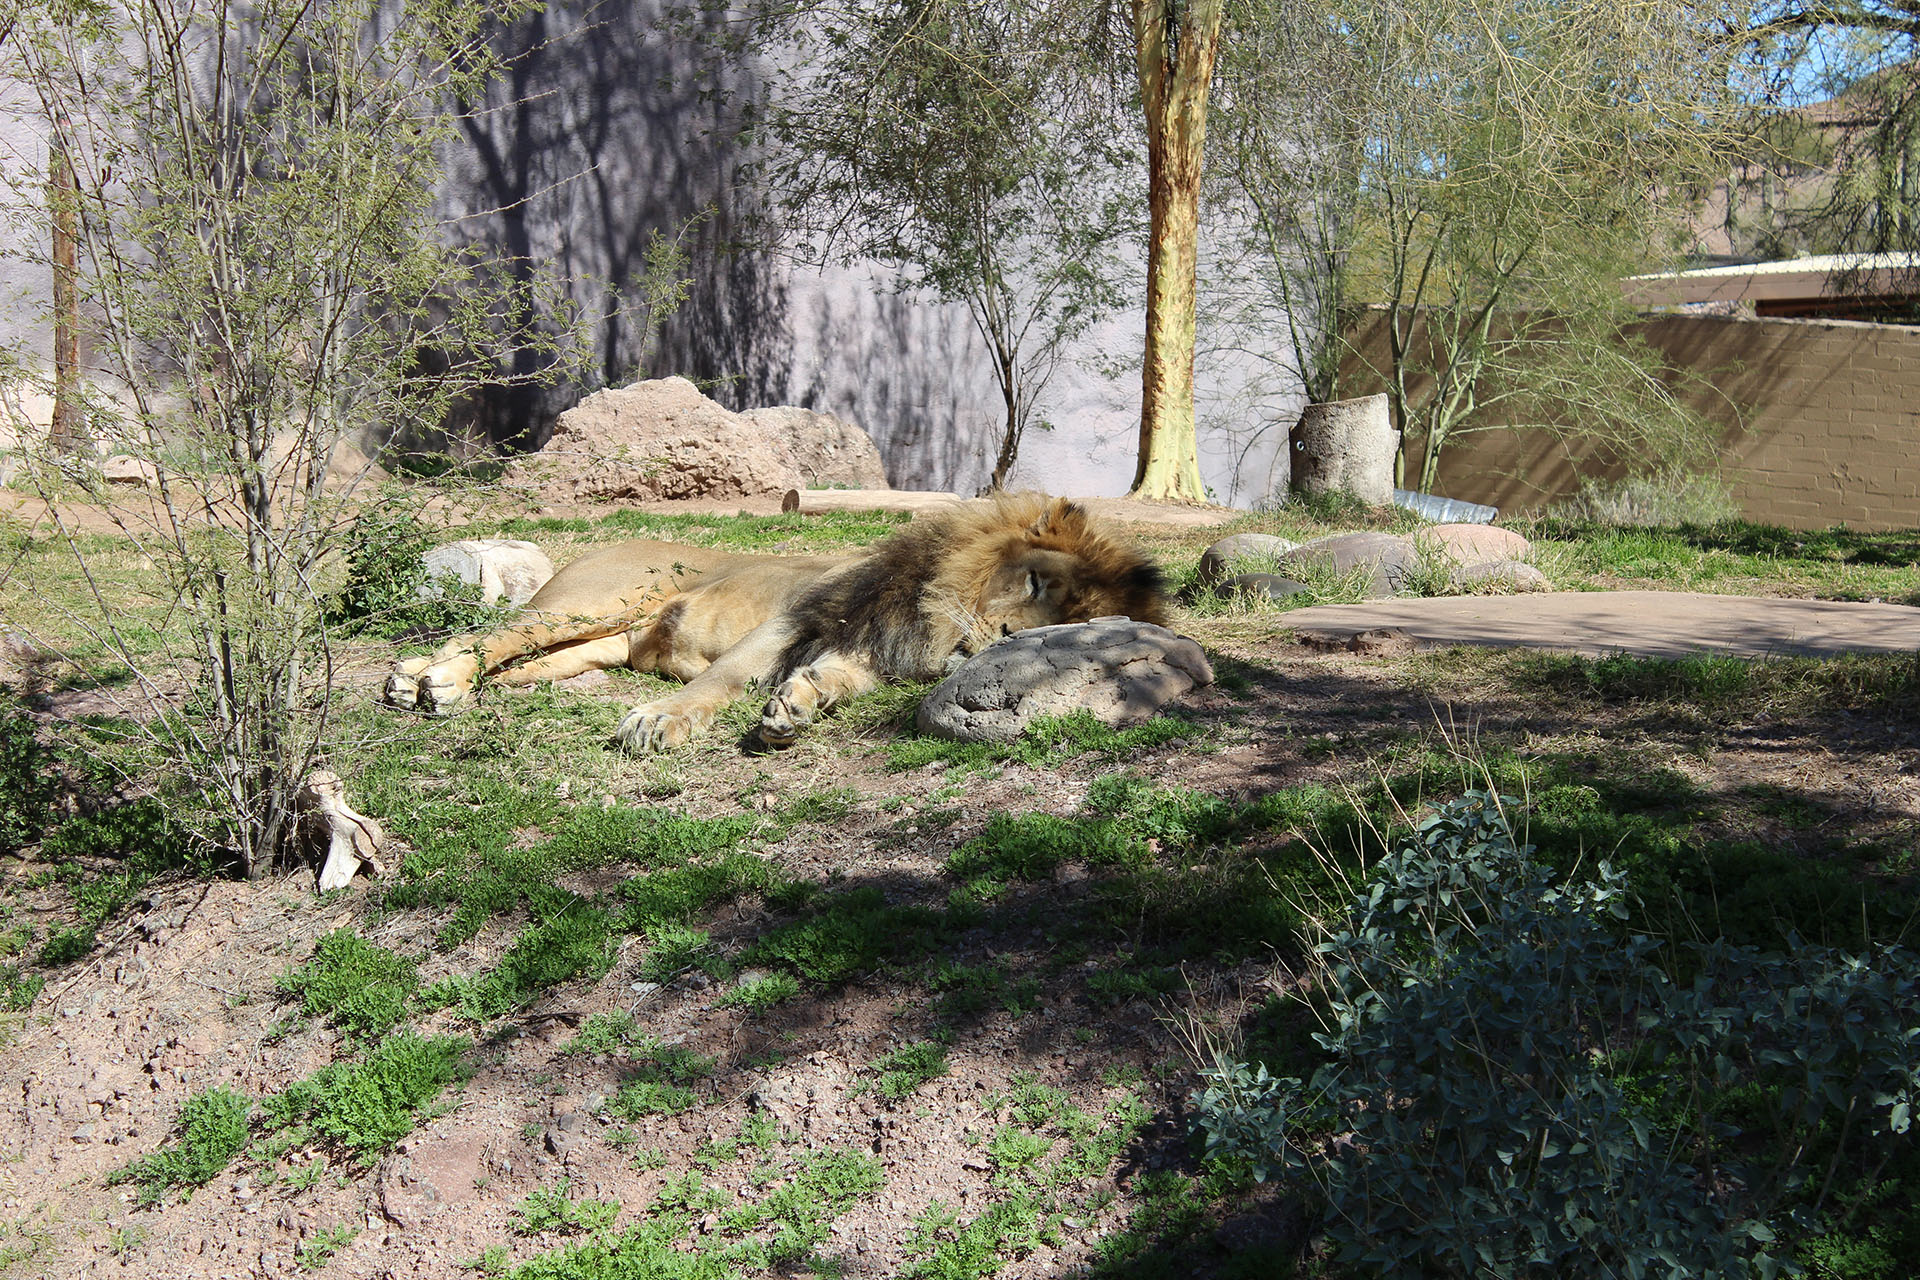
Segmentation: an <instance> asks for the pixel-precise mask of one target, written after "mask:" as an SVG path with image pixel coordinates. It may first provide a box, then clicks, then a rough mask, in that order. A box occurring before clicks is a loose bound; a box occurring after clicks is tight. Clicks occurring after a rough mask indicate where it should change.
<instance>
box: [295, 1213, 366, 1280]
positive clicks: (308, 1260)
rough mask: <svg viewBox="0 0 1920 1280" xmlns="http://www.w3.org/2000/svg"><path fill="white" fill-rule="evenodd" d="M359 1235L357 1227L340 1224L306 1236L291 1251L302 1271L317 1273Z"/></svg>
mask: <svg viewBox="0 0 1920 1280" xmlns="http://www.w3.org/2000/svg"><path fill="white" fill-rule="evenodd" d="M359 1234H360V1228H359V1227H353V1226H348V1225H347V1224H346V1223H344V1222H342V1223H340V1224H339V1225H338V1226H333V1227H329V1228H327V1229H326V1230H325V1231H316V1232H315V1233H314V1234H313V1235H311V1236H308V1237H307V1238H306V1239H305V1240H303V1241H301V1242H300V1245H299V1247H297V1248H296V1249H295V1250H294V1251H293V1256H294V1258H295V1259H296V1260H298V1261H299V1263H300V1265H301V1267H303V1268H304V1269H306V1270H308V1271H318V1270H320V1268H322V1267H324V1266H326V1265H327V1264H328V1263H329V1262H331V1261H333V1255H334V1254H336V1253H338V1252H340V1250H342V1249H344V1248H346V1247H347V1246H348V1245H349V1244H351V1243H353V1238H354V1237H355V1236H357V1235H359Z"/></svg>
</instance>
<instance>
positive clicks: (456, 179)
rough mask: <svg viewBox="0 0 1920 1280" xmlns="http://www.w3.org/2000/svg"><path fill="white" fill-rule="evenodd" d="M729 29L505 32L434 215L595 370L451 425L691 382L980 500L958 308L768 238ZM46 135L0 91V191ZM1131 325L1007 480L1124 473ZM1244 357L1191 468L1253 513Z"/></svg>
mask: <svg viewBox="0 0 1920 1280" xmlns="http://www.w3.org/2000/svg"><path fill="white" fill-rule="evenodd" d="M723 34H724V33H722V32H719V31H717V30H714V31H709V32H705V33H703V32H700V31H695V30H689V29H688V28H687V27H686V26H685V25H684V23H682V24H680V25H676V24H674V23H670V22H669V21H667V20H666V19H665V17H664V16H663V0H633V2H632V3H628V4H619V5H606V4H600V3H597V0H550V2H549V3H547V4H546V5H544V6H543V7H542V8H541V9H540V10H538V11H537V12H535V13H532V14H530V15H528V16H527V17H525V18H523V19H522V20H520V21H519V22H517V23H515V24H513V25H512V26H511V27H510V28H509V29H508V30H506V31H504V32H503V33H502V35H501V37H500V44H501V47H502V50H503V52H506V53H508V54H509V55H514V56H515V61H514V68H513V72H512V74H511V77H510V78H509V80H508V82H507V83H504V84H502V85H500V86H498V88H497V89H496V91H495V93H494V94H493V97H492V101H490V102H489V103H487V104H484V105H485V106H486V107H487V108H489V109H487V110H480V111H476V112H474V113H472V114H471V115H470V117H469V118H468V119H467V120H466V122H465V124H464V127H463V132H462V135H461V138H460V140H459V141H458V142H457V143H456V144H455V145H453V146H451V147H449V148H448V150H447V153H446V156H445V164H446V172H445V178H444V181H443V183H442V186H441V190H440V192H439V212H440V213H441V214H442V215H443V216H444V218H445V219H446V224H447V226H448V227H449V228H450V232H449V234H450V235H451V236H452V237H453V238H455V239H456V240H458V241H461V242H463V243H466V244H469V245H472V246H475V247H476V248H478V249H480V250H481V251H482V252H484V253H491V254H495V255H498V256H499V257H502V258H504V259H506V260H508V261H526V262H538V263H542V264H546V265H548V266H550V267H551V268H552V269H553V270H554V271H555V272H556V273H558V274H559V275H560V276H561V277H562V278H564V279H565V280H566V281H567V282H568V291H569V293H570V295H571V299H570V300H571V302H572V304H573V305H574V306H575V307H576V308H578V309H579V310H580V312H581V313H582V314H584V315H586V316H588V317H590V318H592V336H591V342H592V361H591V369H590V371H589V373H588V374H587V375H586V376H585V377H584V378H583V379H581V380H580V381H579V382H576V383H574V384H572V385H567V386H561V387H555V388H551V389H540V388H534V387H527V388H521V389H517V390H512V389H510V390H505V391H502V392H501V393H499V394H497V395H494V396H489V397H485V398H483V399H482V400H481V401H480V402H479V403H476V404H475V405H473V406H471V410H470V414H469V416H468V418H467V419H466V420H465V421H463V422H459V423H455V424H451V425H453V426H454V427H456V428H458V429H459V430H460V433H461V434H465V435H470V436H473V437H478V438H482V439H490V440H493V441H495V442H499V443H503V444H519V445H521V446H526V445H537V444H539V443H540V442H542V441H543V440H544V438H545V435H546V433H547V432H548V431H549V430H550V428H551V423H552V420H553V418H554V417H555V416H557V414H558V413H559V412H560V411H561V410H563V409H565V408H567V407H568V406H570V405H572V404H573V403H574V402H575V401H577V400H578V399H579V398H580V397H581V396H582V395H583V394H585V393H587V392H590V391H593V390H596V389H598V388H599V387H601V386H606V385H621V384H624V383H625V382H627V381H630V380H631V379H632V378H633V377H635V376H637V375H639V374H645V375H647V376H664V375H667V374H682V375H685V376H688V377H691V378H694V379H696V380H698V381H701V382H702V383H703V384H706V385H708V386H710V387H711V388H712V390H711V394H712V395H713V396H714V397H715V398H716V399H719V400H721V401H722V402H723V403H726V404H728V405H729V406H730V407H734V408H747V407H754V406H759V405H767V404H799V405H805V406H807V407H809V408H814V409H818V410H822V411H825V412H830V413H834V414H837V415H839V416H841V417H844V418H847V419H849V420H850V421H853V422H856V423H858V424H859V425H860V426H862V427H863V428H865V429H866V430H867V431H868V433H869V434H871V435H872V436H873V438H874V440H875V442H876V443H877V444H878V445H879V447H880V450H881V454H882V456H883V457H884V458H885V459H886V463H887V468H888V473H889V476H890V478H891V479H892V481H893V483H894V484H896V485H898V486H901V487H909V488H947V489H957V490H960V491H962V492H971V491H972V490H973V489H974V488H975V487H977V486H979V485H981V484H983V483H984V482H985V481H986V479H987V476H988V475H989V473H990V470H991V466H992V460H993V456H994V450H995V449H996V447H997V445H998V443H999V432H1000V427H1001V421H1002V408H1001V404H1000V398H999V394H998V392H997V390H996V386H995V382H994V379H993V376H992V372H991V366H990V365H989V364H988V362H987V359H986V355H985V351H984V349H983V347H982V345H981V343H980V341H979V339H978V337H977V336H976V334H975V333H974V330H973V326H972V323H971V321H970V320H969V319H968V318H967V315H966V312H965V310H964V309H963V308H961V307H958V306H945V305H940V304H938V303H934V302H930V301H928V300H926V299H924V298H920V297H916V296H913V295H911V294H906V293H902V292H900V291H898V290H897V289H896V288H895V287H894V285H895V279H894V278H893V277H891V276H889V275H888V274H887V272H886V271H884V270H883V269H881V268H878V267H864V268H861V267H856V268H852V269H832V270H815V269H810V268H807V267H804V266H800V265H797V264H796V263H795V262H793V261H792V260H791V259H790V258H789V257H787V256H785V255H783V254H781V253H780V252H778V251H776V250H770V249H768V248H767V247H765V237H764V235H763V228H761V227H760V226H759V225H758V224H757V222H756V207H755V202H754V199H753V195H752V192H751V191H750V190H749V189H748V188H747V187H746V186H745V185H743V183H742V181H741V179H740V162H741V160H742V159H743V158H744V157H743V156H742V155H741V154H740V153H739V151H738V150H737V149H736V147H735V145H734V142H733V139H734V137H735V134H736V132H737V129H738V124H739V121H740V112H741V110H742V109H743V107H744V106H745V105H746V104H750V103H752V102H754V101H755V100H756V99H758V98H760V97H762V96H764V92H765V90H764V88H763V86H762V83H761V70H760V68H759V66H758V65H757V64H756V62H755V60H754V59H753V58H751V57H744V56H741V55H739V54H735V53H729V52H727V46H726V44H725V42H724V40H722V39H720V38H719V37H720V36H721V35H723ZM39 132H40V131H39V127H38V123H37V121H36V120H35V118H34V105H33V103H32V100H31V99H30V97H28V96H27V95H24V94H22V93H20V92H19V91H18V87H17V86H9V85H7V84H6V83H5V82H4V81H0V180H4V179H5V178H6V177H8V176H18V175H20V174H22V173H23V172H24V171H25V168H24V167H23V166H31V165H33V164H36V163H38V161H37V157H38V156H39V155H41V154H43V153H44V149H43V148H42V147H41V145H40V139H39ZM1142 154H1143V155H1144V151H1143V152H1142ZM1142 163H1143V164H1144V161H1143V162H1142ZM1141 218H1142V221H1144V218H1145V211H1144V208H1143V209H1142V211H1141ZM683 229H685V234H686V243H687V247H688V248H689V250H690V251H691V256H692V261H693V271H692V273H691V274H693V275H694V277H695V281H694V287H693V291H692V293H691V295H690V296H689V297H688V299H687V301H686V303H685V304H684V305H683V306H682V307H681V308H680V309H679V310H678V312H676V313H675V314H674V315H673V316H672V317H670V318H669V319H668V320H667V321H666V322H665V323H664V325H662V326H657V327H656V326H649V324H648V323H647V319H646V317H645V315H644V312H643V311H640V310H638V309H637V306H636V304H637V303H638V301H639V298H638V290H637V289H636V287H635V285H634V280H635V279H636V277H637V276H638V274H639V272H640V270H641V268H642V266H643V263H644V255H645V252H646V249H647V246H648V243H649V237H650V236H651V234H652V233H654V232H656V231H657V232H660V233H662V234H664V235H669V236H672V235H676V234H679V233H681V232H682V230H683ZM36 256H38V257H40V258H42V259H44V250H42V251H41V253H40V254H39V255H36V254H34V253H32V252H31V251H29V252H27V253H26V254H25V255H24V256H23V257H14V258H7V257H4V256H0V347H5V348H8V349H13V350H19V351H21V353H22V354H23V355H24V356H25V357H26V358H27V359H29V360H31V361H33V362H35V363H44V362H45V360H46V359H47V358H48V355H49V350H50V346H49V337H48V334H47V333H46V332H45V325H44V322H43V320H42V319H41V316H42V314H43V312H44V308H45V305H46V298H47V295H48V293H49V291H50V280H49V277H48V274H47V272H46V271H45V270H44V269H43V268H41V267H40V266H38V265H36V264H35V262H34V261H33V259H34V258H35V257H36ZM1143 274H1144V271H1143ZM1143 284H1144V282H1142V285H1143ZM1275 323H1276V328H1279V329H1284V324H1283V323H1282V318H1278V317H1276V320H1275ZM1143 328H1144V315H1143V312H1142V310H1141V308H1140V307H1139V306H1138V305H1132V306H1127V307H1123V308H1121V310H1120V311H1118V312H1117V313H1116V314H1115V315H1113V316H1112V317H1111V318H1110V319H1109V320H1108V321H1107V322H1106V323H1104V324H1102V325H1100V326H1098V327H1097V328H1096V329H1095V330H1094V331H1093V332H1091V333H1089V334H1088V335H1086V337H1085V338H1084V339H1083V340H1082V341H1081V343H1080V344H1079V347H1078V349H1077V350H1076V351H1074V352H1073V353H1072V356H1073V360H1072V362H1071V363H1070V365H1069V366H1068V367H1066V368H1063V369H1061V370H1060V371H1059V373H1058V374H1057V375H1056V377H1055V379H1054V381H1053V383H1052V384H1051V385H1050V386H1049V389H1048V394H1047V396H1046V399H1045V403H1043V404H1042V405H1041V406H1040V411H1039V414H1038V416H1039V417H1041V418H1043V419H1045V420H1046V421H1048V422H1050V423H1052V424H1053V426H1054V429H1053V430H1050V431H1032V432H1029V433H1028V436H1027V438H1026V440H1025V441H1024V442H1023V446H1022V456H1021V461H1020V464H1019V466H1018V467H1017V468H1016V470H1015V472H1014V482H1015V483H1016V484H1018V485H1025V486H1032V487H1036V488H1046V489H1050V490H1053V491H1055V492H1064V493H1076V494H1085V495H1101V494H1117V493H1122V492H1124V491H1125V490H1126V488H1127V487H1128V486H1129V485H1130V484H1131V482H1132V477H1133V468H1134V461H1135V456H1134V455H1135V446H1136V437H1137V433H1138V429H1139V428H1138V423H1139V387H1140V384H1139V372H1138V370H1139V358H1140V348H1141V336H1142V331H1143ZM541 358H542V357H540V355H539V354H538V353H537V352H536V351H534V350H532V349H531V348H529V349H527V350H524V351H518V352H515V351H508V352H505V353H502V354H501V356H500V360H501V363H502V365H503V366H504V367H506V368H508V369H513V370H516V371H518V372H523V373H524V372H526V371H527V369H528V368H529V367H530V366H531V365H537V363H538V362H539V360H540V359H541ZM1243 364H1244V362H1243V361H1236V360H1235V359H1234V358H1233V357H1232V355H1231V354H1230V353H1229V354H1227V355H1226V356H1224V357H1220V356H1217V355H1213V354H1208V355H1204V356H1203V358H1202V361H1201V363H1200V367H1199V368H1198V370H1197V375H1196V376H1197V380H1198V382H1199V398H1200V399H1201V401H1202V404H1201V413H1202V420H1203V423H1205V422H1210V421H1217V422H1221V423H1223V424H1224V425H1223V427H1222V429H1221V430H1220V431H1219V432H1215V433H1209V434H1203V436H1202V440H1201V469H1202V474H1203V476H1204V477H1205V478H1206V479H1207V481H1208V482H1209V483H1210V484H1211V485H1212V486H1213V488H1214V489H1215V491H1216V492H1217V493H1218V494H1220V495H1221V497H1222V498H1229V497H1230V498H1231V499H1232V500H1234V501H1237V502H1239V503H1240V504H1242V505H1247V504H1249V503H1251V502H1254V501H1258V500H1260V499H1262V498H1264V497H1266V496H1267V495H1268V493H1269V492H1270V491H1272V490H1273V489H1275V488H1276V487H1277V488H1278V489H1280V490H1281V491H1284V486H1285V475H1284V462H1282V464H1281V465H1282V472H1283V473H1282V474H1280V475H1279V476H1278V480H1277V484H1276V483H1275V481H1274V478H1273V477H1272V474H1271V473H1272V471H1273V458H1272V455H1273V454H1274V452H1275V451H1276V448H1277V447H1278V446H1283V445H1284V442H1285V436H1286V425H1290V423H1289V424H1283V425H1281V426H1280V429H1279V431H1278V433H1277V435H1274V434H1273V433H1271V432H1269V433H1267V435H1266V436H1264V437H1262V438H1261V439H1259V440H1257V441H1255V442H1254V447H1253V448H1251V449H1249V448H1247V447H1246V442H1245V441H1244V440H1242V439H1241V438H1240V437H1241V436H1242V435H1243V434H1245V433H1244V432H1242V431H1241V430H1240V424H1241V423H1243V422H1245V421H1247V420H1249V411H1247V410H1245V409H1243V408H1242V407H1241V406H1242V405H1243V404H1244V402H1245V401H1246V400H1247V399H1248V390H1247V382H1248V378H1247V375H1246V373H1245V371H1244V370H1243V368H1242V367H1241V366H1242V365H1243ZM1289 394H1291V390H1290V389H1289V388H1281V389H1280V391H1279V393H1278V396H1279V399H1280V400H1284V399H1285V398H1286V396H1287V395H1289ZM1266 399H1267V400H1268V401H1272V402H1274V403H1278V401H1276V400H1275V399H1274V397H1271V396H1269V397H1266ZM1223 406H1231V407H1223ZM1275 413H1276V416H1285V414H1284V411H1275ZM1252 416H1253V417H1256V418H1257V417H1258V416H1259V415H1258V414H1257V413H1255V414H1252ZM4 447H6V445H5V442H4V441H0V448H4ZM1278 452H1279V453H1280V454H1281V457H1282V459H1284V449H1283V448H1279V449H1278Z"/></svg>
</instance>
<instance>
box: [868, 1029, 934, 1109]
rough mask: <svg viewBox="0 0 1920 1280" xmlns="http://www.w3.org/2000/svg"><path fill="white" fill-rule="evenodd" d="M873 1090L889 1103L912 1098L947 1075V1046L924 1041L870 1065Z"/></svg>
mask: <svg viewBox="0 0 1920 1280" xmlns="http://www.w3.org/2000/svg"><path fill="white" fill-rule="evenodd" d="M867 1069H868V1070H869V1071H872V1072H874V1073H875V1076H876V1078H875V1080H874V1082H873V1090H874V1092H875V1093H877V1094H879V1095H880V1096H881V1097H883V1098H885V1099H887V1101H889V1102H899V1101H900V1100H901V1099H903V1098H908V1097H911V1096H912V1095H913V1094H914V1092H915V1091H916V1090H918V1089H919V1088H920V1086H921V1085H923V1084H925V1083H926V1082H927V1081H929V1080H932V1079H935V1078H937V1077H939V1076H943V1075H945V1074H947V1050H946V1046H944V1045H940V1044H935V1043H934V1042H933V1041H930V1040H921V1041H917V1042H915V1043H913V1044H903V1045H901V1046H900V1047H898V1048H896V1049H893V1050H890V1051H889V1052H887V1053H883V1054H881V1055H880V1056H879V1057H878V1058H875V1059H874V1060H873V1061H872V1062H869V1063H868V1064H867Z"/></svg>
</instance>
